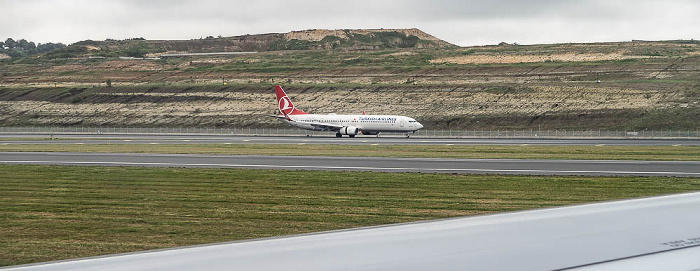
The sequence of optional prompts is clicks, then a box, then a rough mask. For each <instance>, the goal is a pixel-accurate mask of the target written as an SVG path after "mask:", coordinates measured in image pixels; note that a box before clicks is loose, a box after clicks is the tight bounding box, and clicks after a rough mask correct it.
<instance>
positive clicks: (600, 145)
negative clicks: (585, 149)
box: [595, 144, 605, 147]
mask: <svg viewBox="0 0 700 271" xmlns="http://www.w3.org/2000/svg"><path fill="white" fill-rule="evenodd" d="M595 145H596V146H598V147H602V146H605V144H595Z"/></svg>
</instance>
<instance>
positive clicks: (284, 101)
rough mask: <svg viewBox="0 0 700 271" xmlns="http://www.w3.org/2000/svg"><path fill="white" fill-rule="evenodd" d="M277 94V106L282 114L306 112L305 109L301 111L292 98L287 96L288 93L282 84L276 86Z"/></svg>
mask: <svg viewBox="0 0 700 271" xmlns="http://www.w3.org/2000/svg"><path fill="white" fill-rule="evenodd" d="M275 94H277V106H278V109H279V111H280V115H299V114H306V113H305V112H304V111H301V110H299V109H297V108H296V107H295V106H294V104H293V103H292V100H290V99H289V97H287V93H285V92H284V90H283V89H282V87H281V86H279V85H276V86H275Z"/></svg>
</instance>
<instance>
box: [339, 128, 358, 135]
mask: <svg viewBox="0 0 700 271" xmlns="http://www.w3.org/2000/svg"><path fill="white" fill-rule="evenodd" d="M338 132H339V133H340V134H343V135H349V136H354V135H356V134H359V133H360V129H359V128H357V127H354V126H344V127H343V128H340V131H338Z"/></svg>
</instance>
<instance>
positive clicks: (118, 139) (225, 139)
mask: <svg viewBox="0 0 700 271" xmlns="http://www.w3.org/2000/svg"><path fill="white" fill-rule="evenodd" d="M47 138H53V139H54V140H43V139H47ZM8 139H11V140H8ZM17 139H31V140H17ZM108 143H109V144H338V145H372V144H377V145H553V146H596V145H597V146H700V140H693V139H503V138H493V139H489V138H484V139H474V138H439V139H426V138H403V137H374V136H358V137H356V138H348V137H343V138H335V137H331V136H324V137H303V136H269V137H268V136H264V137H263V136H223V135H37V134H2V135H0V145H10V144H108Z"/></svg>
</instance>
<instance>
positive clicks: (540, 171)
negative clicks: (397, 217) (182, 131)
mask: <svg viewBox="0 0 700 271" xmlns="http://www.w3.org/2000/svg"><path fill="white" fill-rule="evenodd" d="M0 164H40V165H83V166H143V167H192V168H256V169H285V170H331V171H376V172H431V173H482V174H519V175H588V176H599V175H608V176H611V175H620V176H679V177H700V161H629V160H625V161H617V160H614V161H607V160H535V159H439V158H387V157H322V156H262V155H196V154H133V153H59V152H46V153H44V152H0Z"/></svg>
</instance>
